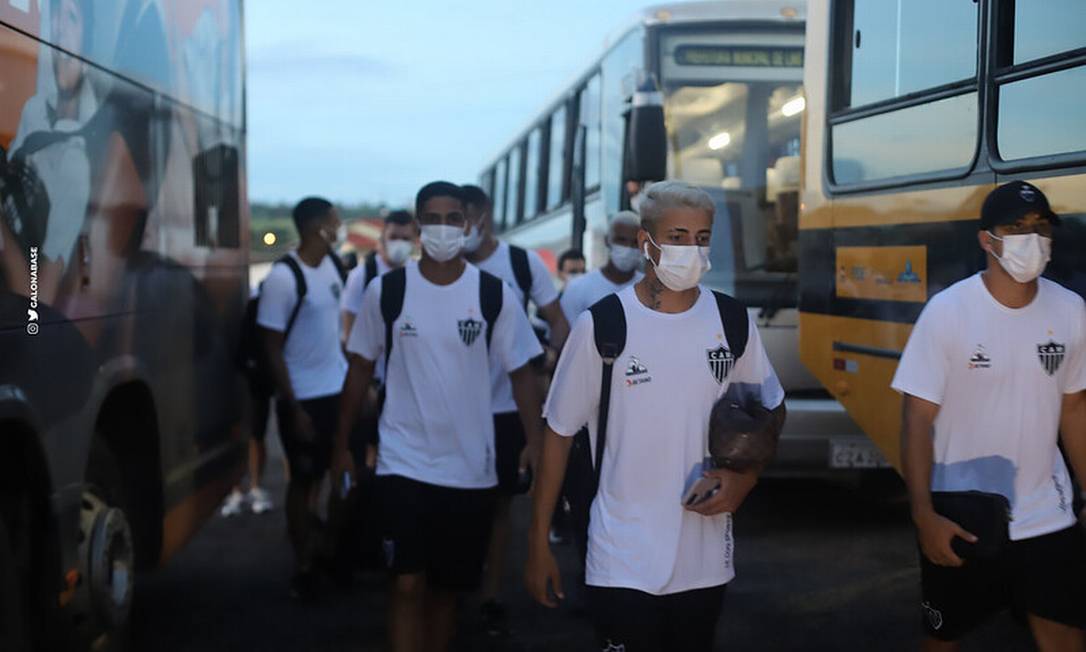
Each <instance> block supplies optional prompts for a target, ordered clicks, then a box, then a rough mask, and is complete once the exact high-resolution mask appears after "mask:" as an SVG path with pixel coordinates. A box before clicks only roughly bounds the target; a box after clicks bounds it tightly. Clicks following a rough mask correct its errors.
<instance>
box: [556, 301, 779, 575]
mask: <svg viewBox="0 0 1086 652" xmlns="http://www.w3.org/2000/svg"><path fill="white" fill-rule="evenodd" d="M618 297H619V299H620V300H621V301H622V305H623V308H624V310H625V315H626V331H627V332H626V347H625V348H624V349H623V352H622V355H621V356H620V357H619V358H618V359H617V360H616V361H615V366H614V375H613V377H612V382H611V405H610V413H609V417H608V424H607V443H606V445H605V447H604V452H603V471H602V473H601V478H600V488H599V492H598V493H597V494H596V498H595V500H594V501H593V502H592V508H591V519H590V524H589V531H588V559H587V568H586V572H587V582H588V584H590V585H592V586H605V587H620V588H630V589H637V590H639V591H645V592H647V593H651V594H654V595H664V594H669V593H678V592H680V591H689V590H692V589H698V588H706V587H710V586H718V585H721V584H724V583H726V582H728V581H730V580H731V579H732V578H733V577H734V576H735V571H734V568H733V566H732V554H733V547H734V543H733V541H732V521H731V515H729V514H721V515H718V516H702V515H700V514H697V513H695V512H691V511H687V510H685V509H683V507H682V505H681V504H680V503H681V502H682V498H683V495H684V494H685V492H686V490H687V489H689V487H690V485H691V484H693V482H694V480H696V479H697V477H699V476H700V474H701V471H702V468H703V467H702V465H703V463H704V462H705V460H706V458H707V457H708V455H709V441H708V440H709V437H708V431H709V413H710V412H711V411H712V408H713V405H714V404H715V403H716V402H717V400H719V399H720V398H721V397H722V396H723V395H724V393H725V392H729V393H731V394H736V393H738V394H745V395H746V396H752V397H760V398H761V402H762V404H763V405H765V406H766V407H768V408H775V407H777V406H778V405H780V404H781V402H782V401H783V400H784V390H783V389H782V388H781V384H780V382H779V381H778V380H777V376H776V374H775V373H774V371H773V367H772V365H770V363H769V358H768V357H767V356H766V353H765V349H764V348H763V347H762V340H761V337H760V336H759V334H758V329H757V327H756V326H755V325H754V323H753V322H750V336H749V339H748V342H747V347H746V350H745V352H744V353H743V356H742V357H741V358H739V360H737V361H734V363H733V364H728V365H720V364H714V363H713V361H714V360H716V361H719V360H720V359H721V353H722V352H723V351H727V349H728V342H727V339H726V337H725V334H724V329H723V326H722V325H721V323H720V313H719V311H718V310H717V305H716V301H715V300H714V299H713V295H712V293H711V292H710V291H709V290H708V289H706V288H704V287H702V288H701V296H699V297H698V300H697V302H695V304H694V305H693V307H691V308H690V309H689V310H687V311H685V312H683V313H679V314H665V313H661V312H656V311H654V310H651V309H650V308H647V307H646V306H644V305H643V304H642V303H641V301H640V300H638V298H637V295H636V294H635V292H634V289H633V288H627V289H625V290H623V291H622V292H620V293H619V294H618ZM592 321H593V320H592V313H591V312H588V311H585V312H583V313H581V316H580V317H578V318H577V321H576V323H575V325H574V327H573V331H572V332H571V334H570V337H569V341H568V342H567V343H566V347H565V349H564V350H563V352H562V357H561V359H560V360H559V363H558V369H557V371H556V372H555V376H554V381H553V382H552V383H551V390H550V395H549V396H548V398H547V405H546V408H545V409H544V416H546V418H547V423H548V425H549V426H550V427H551V429H553V430H554V431H555V432H557V433H558V434H560V435H563V436H566V437H569V436H572V435H574V434H576V432H577V431H578V430H579V429H580V428H581V426H582V425H584V424H586V423H587V424H588V427H589V438H590V440H591V442H592V449H593V450H595V445H596V428H597V423H596V419H597V415H598V411H599V400H600V377H601V373H602V369H603V362H602V360H601V359H600V356H599V352H598V351H597V350H596V344H595V338H594V335H593V330H592V328H593V327H592ZM722 350H723V351H722ZM725 355H726V354H725ZM729 367H731V368H730V369H729ZM717 373H720V379H719V380H718V376H717V375H716V374H717ZM676 388H681V391H676Z"/></svg>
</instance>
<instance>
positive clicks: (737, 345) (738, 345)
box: [713, 290, 750, 361]
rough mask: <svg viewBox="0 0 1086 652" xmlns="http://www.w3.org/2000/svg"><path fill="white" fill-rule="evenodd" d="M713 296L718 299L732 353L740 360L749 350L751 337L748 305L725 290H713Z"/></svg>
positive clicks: (719, 310)
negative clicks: (748, 343)
mask: <svg viewBox="0 0 1086 652" xmlns="http://www.w3.org/2000/svg"><path fill="white" fill-rule="evenodd" d="M713 297H714V298H715V299H716V309H717V311H718V312H719V313H720V323H721V324H722V325H723V326H724V337H726V338H727V339H728V347H729V348H730V349H731V354H732V355H733V356H735V360H736V361H738V360H739V358H741V357H743V353H744V352H745V351H746V350H747V340H749V339H750V317H749V316H748V315H747V307H746V306H744V305H743V304H742V303H741V302H740V301H739V300H738V299H736V298H734V297H731V296H728V295H727V294H724V293H723V292H717V291H716V290H713Z"/></svg>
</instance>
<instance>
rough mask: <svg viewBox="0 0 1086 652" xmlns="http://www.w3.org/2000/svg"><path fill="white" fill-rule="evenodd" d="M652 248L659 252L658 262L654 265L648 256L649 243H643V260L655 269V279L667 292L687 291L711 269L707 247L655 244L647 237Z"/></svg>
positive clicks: (650, 237)
mask: <svg viewBox="0 0 1086 652" xmlns="http://www.w3.org/2000/svg"><path fill="white" fill-rule="evenodd" d="M649 242H651V243H652V246H654V247H656V248H657V249H659V250H660V262H659V263H655V262H653V261H652V257H651V256H649V243H648V242H646V243H645V258H647V259H648V261H649V262H650V263H652V266H653V267H655V268H656V278H658V279H660V282H661V283H663V284H664V286H665V287H667V288H668V289H669V290H672V291H674V292H682V291H684V290H689V289H690V288H692V287H694V286H695V285H697V284H698V282H699V281H701V277H702V276H703V275H704V274H705V272H708V271H709V270H710V269H712V265H711V264H710V263H709V247H696V246H693V245H664V246H662V247H661V246H660V245H658V244H656V241H655V240H653V239H652V236H649Z"/></svg>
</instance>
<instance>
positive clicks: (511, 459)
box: [494, 412, 527, 496]
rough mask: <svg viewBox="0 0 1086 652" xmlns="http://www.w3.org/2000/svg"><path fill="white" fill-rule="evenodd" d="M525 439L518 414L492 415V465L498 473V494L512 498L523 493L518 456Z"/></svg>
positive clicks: (522, 449)
mask: <svg viewBox="0 0 1086 652" xmlns="http://www.w3.org/2000/svg"><path fill="white" fill-rule="evenodd" d="M526 444H527V438H526V437H525V436H524V424H523V423H521V421H520V413H519V412H502V413H500V414H495V415H494V465H495V467H496V470H497V472H498V493H500V494H503V495H506V496H512V495H515V494H518V493H524V490H523V488H522V487H518V486H519V485H520V479H519V477H518V476H519V475H520V454H521V453H522V452H523V451H524V446H525V445H526Z"/></svg>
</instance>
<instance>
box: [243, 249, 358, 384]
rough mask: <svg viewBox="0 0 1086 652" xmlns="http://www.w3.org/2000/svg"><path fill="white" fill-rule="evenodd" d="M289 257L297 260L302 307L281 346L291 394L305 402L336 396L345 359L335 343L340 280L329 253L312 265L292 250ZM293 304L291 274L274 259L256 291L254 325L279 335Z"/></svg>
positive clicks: (295, 300)
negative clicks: (303, 288)
mask: <svg viewBox="0 0 1086 652" xmlns="http://www.w3.org/2000/svg"><path fill="white" fill-rule="evenodd" d="M290 255H291V256H293V257H294V259H295V260H297V261H298V266H299V267H301V269H302V275H303V276H304V277H305V284H306V294H305V298H304V299H303V301H302V307H301V309H300V310H299V311H298V316H297V318H295V320H294V325H293V326H292V327H291V330H290V334H289V335H288V336H287V341H286V345H285V346H284V347H283V359H284V360H285V361H286V363H287V373H288V374H289V375H290V384H291V386H292V387H293V388H294V397H295V398H297V399H298V400H308V399H311V398H319V397H321V396H330V395H332V394H338V393H339V392H340V390H341V389H342V388H343V379H344V377H345V376H346V375H347V360H346V359H345V358H344V357H343V350H342V349H340V343H339V324H340V319H339V298H340V295H342V293H343V281H341V280H340V278H339V272H337V271H336V266H335V264H334V263H333V262H332V259H331V258H330V257H329V256H325V257H324V259H323V260H321V262H320V264H319V265H317V266H316V267H310V266H309V265H306V264H305V263H304V262H303V261H302V259H301V258H298V254H297V253H296V252H293V251H292V252H291V253H290ZM297 303H298V288H297V285H296V284H295V281H294V274H293V272H291V271H290V268H289V267H287V265H286V263H276V264H274V265H272V268H271V271H270V272H268V277H267V278H266V279H265V280H264V285H263V286H262V289H261V291H260V304H259V307H258V309H257V313H256V323H257V324H259V325H260V326H263V327H264V328H268V329H271V330H273V331H279V332H280V333H282V332H284V331H285V330H286V328H287V322H288V321H289V320H290V313H291V312H293V311H294V306H295V305H296V304H297Z"/></svg>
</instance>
